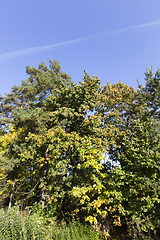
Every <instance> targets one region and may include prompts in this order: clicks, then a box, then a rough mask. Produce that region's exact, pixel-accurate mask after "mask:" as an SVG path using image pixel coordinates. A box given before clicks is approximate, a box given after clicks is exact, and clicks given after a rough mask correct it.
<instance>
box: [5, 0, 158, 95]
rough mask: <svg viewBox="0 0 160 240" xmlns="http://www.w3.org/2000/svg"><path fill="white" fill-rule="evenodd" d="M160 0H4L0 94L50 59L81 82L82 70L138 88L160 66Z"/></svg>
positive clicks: (102, 82)
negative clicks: (148, 71) (27, 69)
mask: <svg viewBox="0 0 160 240" xmlns="http://www.w3.org/2000/svg"><path fill="white" fill-rule="evenodd" d="M159 9H160V1H159V0H152V1H151V0H67V1H66V0H58V1H54V0H45V1H44V0H27V1H25V0H14V1H13V0H7V1H0V94H1V95H4V93H5V92H6V93H8V92H9V91H10V87H12V86H13V85H14V84H15V85H19V84H21V81H22V80H23V79H25V78H27V74H26V72H25V66H35V67H37V66H38V64H39V63H40V62H41V61H44V62H45V63H46V64H47V65H48V62H49V59H56V60H57V61H59V62H60V64H61V67H62V70H63V71H64V72H67V73H68V74H70V75H71V76H72V80H73V81H75V82H76V83H78V82H79V81H82V79H83V73H84V72H83V71H84V69H85V70H86V72H87V73H88V74H90V75H91V76H93V75H96V76H98V77H99V78H100V79H101V84H102V85H104V84H106V83H107V81H109V82H110V83H117V82H118V81H119V80H121V81H122V82H123V83H125V84H127V85H129V86H130V85H132V86H133V87H134V88H136V87H137V81H136V79H138V80H139V81H140V83H141V84H142V85H144V84H145V81H144V72H145V71H146V69H147V68H148V67H150V66H153V71H154V72H155V71H156V70H157V69H158V67H160V14H159Z"/></svg>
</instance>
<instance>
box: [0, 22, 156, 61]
mask: <svg viewBox="0 0 160 240" xmlns="http://www.w3.org/2000/svg"><path fill="white" fill-rule="evenodd" d="M156 25H160V21H156V22H150V23H144V24H139V25H133V26H130V27H126V28H121V29H117V30H113V31H109V32H101V33H98V34H95V35H91V36H88V37H84V38H78V39H74V40H70V41H64V42H60V43H56V44H52V45H45V46H39V47H32V48H26V49H22V50H18V51H13V52H9V53H3V54H0V60H4V59H10V58H14V57H17V56H25V55H27V54H29V53H34V52H40V51H43V50H47V49H53V48H56V47H60V46H67V45H71V44H74V43H77V42H83V41H86V40H89V39H92V38H96V37H99V36H102V35H111V34H118V33H121V32H126V31H130V30H134V29H141V28H146V27H152V26H156Z"/></svg>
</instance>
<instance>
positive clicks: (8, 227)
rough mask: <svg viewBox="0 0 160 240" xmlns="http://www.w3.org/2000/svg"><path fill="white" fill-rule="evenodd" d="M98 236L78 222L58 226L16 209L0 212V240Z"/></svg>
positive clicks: (93, 238) (88, 238)
mask: <svg viewBox="0 0 160 240" xmlns="http://www.w3.org/2000/svg"><path fill="white" fill-rule="evenodd" d="M98 235H99V234H98V232H94V231H93V229H92V228H91V227H89V226H87V225H86V226H83V225H82V224H81V223H80V222H78V221H72V222H70V223H69V224H68V225H66V224H65V223H61V224H59V225H58V224H56V222H55V220H51V221H50V222H49V223H48V222H47V219H46V218H45V217H44V216H40V214H39V213H33V212H24V213H21V212H20V211H19V209H18V207H12V208H11V209H9V210H4V209H1V210H0V240H45V239H48V240H51V239H55V240H82V239H83V240H97V239H99V237H98Z"/></svg>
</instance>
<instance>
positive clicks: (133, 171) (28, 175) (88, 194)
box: [1, 62, 160, 239]
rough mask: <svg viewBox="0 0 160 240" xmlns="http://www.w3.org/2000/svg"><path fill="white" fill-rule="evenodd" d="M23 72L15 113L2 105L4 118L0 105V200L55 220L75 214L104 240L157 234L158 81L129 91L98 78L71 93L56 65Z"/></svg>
mask: <svg viewBox="0 0 160 240" xmlns="http://www.w3.org/2000/svg"><path fill="white" fill-rule="evenodd" d="M27 72H28V73H29V74H30V75H29V79H28V80H27V81H26V82H23V84H22V85H23V87H22V85H21V86H20V87H19V93H20V96H21V97H18V98H17V99H18V100H16V101H17V102H16V103H14V104H13V105H12V104H10V103H11V102H10V103H9V100H7V99H5V98H4V99H2V105H1V106H2V112H3V113H4V112H5V111H3V110H4V109H5V104H6V106H9V105H11V107H10V109H13V110H12V111H11V110H8V112H7V113H8V114H9V116H10V117H11V118H12V119H13V121H12V129H11V130H10V131H9V132H6V133H5V134H4V136H1V143H2V149H1V162H2V164H1V166H2V169H4V173H2V175H3V181H5V189H3V192H4V190H5V191H6V194H8V195H9V196H10V202H11V201H12V202H15V201H21V203H23V206H26V205H30V206H32V205H33V203H34V202H35V201H39V202H41V205H42V208H46V207H48V208H51V207H52V206H56V214H57V216H58V217H59V218H62V217H65V218H69V217H71V216H72V215H73V214H74V216H75V217H79V218H80V219H81V220H86V221H89V222H90V223H91V224H94V227H95V228H97V229H100V231H101V232H102V233H103V234H104V236H106V237H107V235H108V236H109V234H110V232H111V231H113V230H114V228H116V227H120V226H122V225H125V226H126V225H128V230H129V231H130V234H131V235H132V236H133V238H135V239H136V238H138V239H146V238H147V237H148V239H155V238H156V236H157V233H156V231H157V229H159V226H160V223H159V216H160V212H159V202H160V194H159V178H160V176H159V170H160V169H159V167H160V164H159V163H160V161H159V160H160V155H159V147H160V143H159V138H158V135H157V136H156V137H155V132H156V131H155V128H154V127H153V126H154V124H155V123H156V124H157V123H159V103H158V102H159V91H157V88H158V86H159V85H158V84H159V80H157V79H158V77H155V78H154V81H150V80H147V82H146V87H145V88H143V87H141V86H139V88H138V89H137V90H136V91H134V89H133V88H132V87H128V86H127V85H125V84H123V83H122V82H118V83H117V84H110V83H109V82H108V83H107V85H105V86H100V80H99V79H98V77H93V78H91V77H90V76H89V75H87V73H86V72H85V75H84V79H83V82H79V84H78V85H77V84H75V83H74V82H71V81H70V77H69V76H68V75H67V74H63V73H62V72H61V71H60V66H59V65H57V63H56V62H51V67H50V69H48V68H47V67H46V65H45V64H44V63H42V64H41V65H39V68H38V69H36V68H29V67H28V68H27ZM147 74H148V73H146V76H148V75H147ZM157 76H158V73H157ZM149 79H151V78H149ZM152 80H153V79H152ZM154 86H156V87H154ZM151 92H154V93H153V94H152V98H150V94H151ZM11 95H14V94H13V93H12V94H11ZM8 96H9V95H8ZM14 96H15V95H14ZM5 101H6V102H5ZM18 104H19V105H18ZM155 106H156V107H155ZM104 154H108V156H109V158H108V159H104V157H103V156H104ZM7 161H8V163H9V164H8V166H12V167H11V168H10V169H8V170H7V169H5V167H4V166H5V163H6V162H7Z"/></svg>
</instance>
